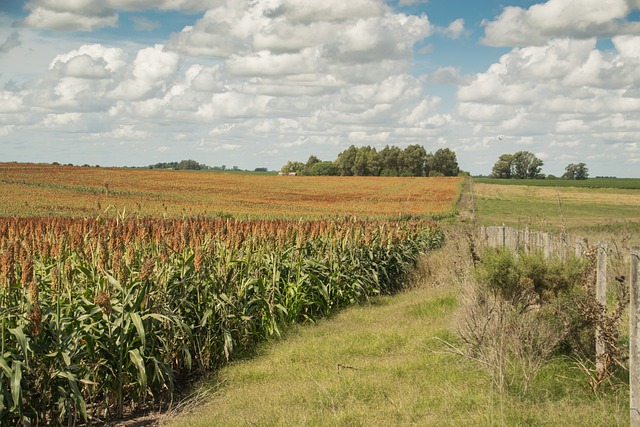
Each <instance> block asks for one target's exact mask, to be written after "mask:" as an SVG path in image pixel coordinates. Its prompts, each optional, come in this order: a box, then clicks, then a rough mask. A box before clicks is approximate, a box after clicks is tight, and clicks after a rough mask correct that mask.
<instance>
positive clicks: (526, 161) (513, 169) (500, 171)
mask: <svg viewBox="0 0 640 427" xmlns="http://www.w3.org/2000/svg"><path fill="white" fill-rule="evenodd" d="M543 164H544V163H543V162H542V160H540V159H539V158H537V157H536V156H535V155H534V154H533V153H530V152H528V151H518V152H517V153H515V154H502V155H501V156H500V157H499V158H498V161H497V162H496V163H495V164H494V165H493V169H492V170H491V175H489V176H490V177H491V178H501V179H545V178H548V179H557V178H556V177H555V176H553V175H548V176H546V175H545V174H543V173H541V172H540V171H541V169H542V165H543ZM588 177H589V169H588V168H587V165H586V164H584V163H570V164H569V165H567V167H566V168H565V173H564V174H563V175H562V179H587V178H588Z"/></svg>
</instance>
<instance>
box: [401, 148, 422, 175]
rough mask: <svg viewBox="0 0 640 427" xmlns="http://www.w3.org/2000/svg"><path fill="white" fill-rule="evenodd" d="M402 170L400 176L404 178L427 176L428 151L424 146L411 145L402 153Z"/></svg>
mask: <svg viewBox="0 0 640 427" xmlns="http://www.w3.org/2000/svg"><path fill="white" fill-rule="evenodd" d="M400 158H401V159H402V164H403V167H402V170H401V172H400V175H403V176H425V175H426V174H425V172H426V167H427V151H426V150H425V149H424V147H423V146H421V145H418V144H414V145H409V146H408V147H407V148H405V149H404V151H403V152H402V156H400Z"/></svg>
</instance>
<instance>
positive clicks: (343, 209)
mask: <svg viewBox="0 0 640 427" xmlns="http://www.w3.org/2000/svg"><path fill="white" fill-rule="evenodd" d="M461 184H462V178H457V177H454V178H386V177H385V178H381V177H301V176H300V177H288V176H287V177H279V176H273V175H258V174H252V173H246V174H240V173H217V172H201V171H167V170H148V169H126V168H96V167H78V166H54V165H46V164H44V165H43V164H21V163H0V195H1V196H2V200H3V202H2V204H0V216H42V215H54V216H75V217H82V216H95V215H102V214H104V213H105V212H118V213H120V214H123V213H126V214H136V215H140V216H145V217H147V216H149V217H158V216H168V217H176V216H195V215H205V216H212V215H220V214H225V215H232V216H235V217H242V218H276V217H278V218H280V217H287V218H319V217H327V216H336V215H337V216H345V215H355V216H360V217H368V218H393V217H398V216H418V217H422V216H430V215H446V214H447V213H450V212H452V211H453V210H454V206H455V202H456V200H457V198H458V196H459V194H460V190H461Z"/></svg>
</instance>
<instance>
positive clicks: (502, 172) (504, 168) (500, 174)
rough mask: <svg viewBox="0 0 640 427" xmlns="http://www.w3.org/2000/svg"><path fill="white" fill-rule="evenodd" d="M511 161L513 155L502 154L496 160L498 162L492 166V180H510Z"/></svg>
mask: <svg viewBox="0 0 640 427" xmlns="http://www.w3.org/2000/svg"><path fill="white" fill-rule="evenodd" d="M512 161H513V154H503V155H501V156H500V157H499V158H498V161H497V162H496V164H495V165H493V169H492V170H491V177H492V178H503V179H509V178H511V162H512Z"/></svg>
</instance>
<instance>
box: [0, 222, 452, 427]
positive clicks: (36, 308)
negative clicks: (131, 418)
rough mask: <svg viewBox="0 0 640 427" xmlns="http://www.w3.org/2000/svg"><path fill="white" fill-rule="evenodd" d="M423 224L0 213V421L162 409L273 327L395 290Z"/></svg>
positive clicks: (427, 238) (430, 236) (425, 234)
mask: <svg viewBox="0 0 640 427" xmlns="http://www.w3.org/2000/svg"><path fill="white" fill-rule="evenodd" d="M441 240H442V233H441V232H440V231H439V230H438V229H437V227H435V226H434V224H433V223H430V222H424V221H404V222H395V221H361V220H357V219H352V218H344V219H340V218H337V219H333V220H318V221H289V220H247V221H240V220H233V219H228V218H214V219H206V218H183V219H148V218H127V217H126V216H125V215H124V212H123V214H122V215H119V216H118V217H117V218H115V219H108V218H107V219H105V218H96V219H70V218H1V219H0V304H1V306H0V316H1V319H0V323H1V328H2V329H1V331H0V340H1V343H0V345H1V350H2V353H1V354H0V424H2V425H5V424H19V423H26V422H30V423H31V424H34V425H37V424H40V425H46V424H62V423H70V424H73V423H75V422H76V421H78V420H84V421H88V422H91V421H92V420H98V419H113V418H118V417H121V416H122V415H123V414H124V412H125V411H127V410H128V409H131V408H136V407H142V406H144V405H148V404H157V403H158V402H163V401H165V402H166V401H168V400H169V399H170V398H171V395H172V393H173V391H174V387H175V385H176V383H180V382H181V381H183V380H184V379H186V378H190V377H192V376H193V375H197V374H202V373H205V372H207V371H209V370H211V369H215V368H217V367H219V366H221V365H222V364H224V363H226V362H227V361H229V360H231V359H233V357H234V355H235V354H236V353H237V352H238V351H241V350H243V349H246V348H248V347H250V346H252V345H254V344H255V343H256V342H258V341H260V340H263V339H266V338H268V337H269V336H272V335H277V334H279V331H280V329H281V328H282V326H283V325H286V324H289V323H293V322H304V321H313V320H314V319H317V318H318V317H322V316H326V315H328V314H329V313H331V312H332V311H334V310H335V309H337V308H339V307H343V306H345V305H348V304H352V303H355V302H358V301H362V300H364V299H366V298H369V297H370V296H372V295H378V294H388V293H392V292H395V291H397V290H398V289H400V288H401V286H402V283H403V278H404V275H405V273H406V272H407V269H408V267H409V266H410V265H412V264H413V263H414V262H415V261H416V259H417V256H418V254H419V253H420V252H421V251H425V250H428V249H430V248H433V247H436V246H438V245H439V244H440V243H441Z"/></svg>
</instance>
